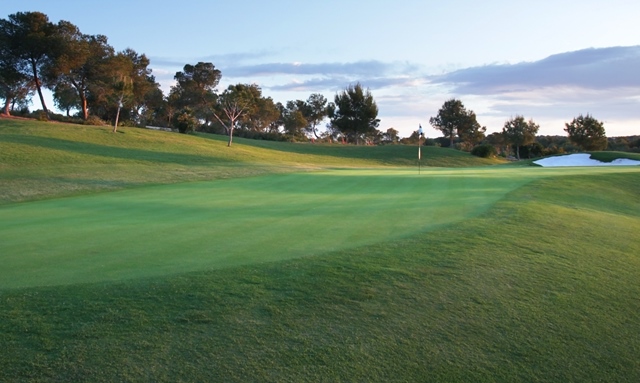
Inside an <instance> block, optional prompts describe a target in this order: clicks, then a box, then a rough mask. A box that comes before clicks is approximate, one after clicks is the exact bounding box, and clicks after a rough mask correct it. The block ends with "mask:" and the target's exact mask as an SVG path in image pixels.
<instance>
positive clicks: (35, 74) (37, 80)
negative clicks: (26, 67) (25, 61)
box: [31, 60, 49, 119]
mask: <svg viewBox="0 0 640 383" xmlns="http://www.w3.org/2000/svg"><path fill="white" fill-rule="evenodd" d="M31 69H32V70H33V80H34V82H35V84H36V89H38V96H40V103H41V104H42V110H44V112H45V114H46V115H47V119H48V118H49V110H48V109H47V105H45V103H44V96H42V84H40V78H38V68H37V67H36V62H35V61H33V60H31Z"/></svg>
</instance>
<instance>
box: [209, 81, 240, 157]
mask: <svg viewBox="0 0 640 383" xmlns="http://www.w3.org/2000/svg"><path fill="white" fill-rule="evenodd" d="M246 89H247V86H246V85H245V84H237V85H229V87H228V88H227V89H226V90H225V91H224V92H222V94H221V95H220V96H219V97H218V98H217V101H218V102H217V104H216V108H215V111H214V116H215V118H216V119H217V120H218V122H220V123H221V124H222V126H224V128H225V129H226V131H227V135H228V136H229V141H228V142H227V146H231V143H232V142H233V131H234V129H236V128H237V126H238V121H239V120H240V118H241V117H242V115H243V114H244V113H245V111H246V110H247V105H248V102H247V98H248V96H247V92H246ZM225 117H226V119H228V121H229V124H228V125H227V124H226V123H225V122H224V119H225Z"/></svg>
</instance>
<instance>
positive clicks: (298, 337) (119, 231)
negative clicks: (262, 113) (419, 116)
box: [0, 120, 640, 382]
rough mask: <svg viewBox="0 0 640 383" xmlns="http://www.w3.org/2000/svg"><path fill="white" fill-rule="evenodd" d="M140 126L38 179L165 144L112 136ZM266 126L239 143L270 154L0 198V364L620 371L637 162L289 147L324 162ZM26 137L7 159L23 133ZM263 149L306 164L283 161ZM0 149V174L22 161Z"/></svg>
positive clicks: (330, 373) (138, 370)
mask: <svg viewBox="0 0 640 383" xmlns="http://www.w3.org/2000/svg"><path fill="white" fill-rule="evenodd" d="M1 121H2V120H0V123H1ZM0 126H1V125H0ZM38 126H40V125H33V126H32V127H30V129H32V128H33V129H35V128H37V127H38ZM43 129H44V131H48V133H47V134H48V135H50V136H51V137H50V138H54V139H61V140H69V141H70V142H71V143H69V146H70V147H71V149H63V148H61V147H60V146H59V142H57V143H56V144H52V146H53V147H54V148H55V149H53V148H52V150H56V151H59V152H60V153H57V152H56V153H55V156H57V157H56V158H63V157H65V156H81V157H82V158H83V159H88V158H90V156H91V151H89V150H87V151H86V152H82V153H80V154H78V152H80V150H79V149H78V148H77V146H76V145H80V146H82V145H84V144H80V143H77V144H76V143H74V142H86V141H88V140H89V139H88V138H80V137H81V136H83V134H81V133H77V134H78V137H76V138H74V137H64V136H65V135H73V134H76V133H74V132H70V131H69V132H66V131H64V132H62V133H60V134H61V136H56V132H55V131H49V129H50V127H49V126H45V127H44V128H43ZM132 130H133V129H132ZM0 131H3V129H0ZM5 133H6V131H5ZM136 133H137V131H136ZM2 134H4V133H0V137H2ZM91 134H92V131H89V132H87V133H84V135H91ZM140 134H141V135H142V136H141V137H140V138H135V139H133V138H131V137H132V136H133V135H134V133H129V130H127V133H125V134H124V135H123V137H124V136H126V137H129V138H131V141H127V142H126V145H125V143H121V144H118V143H112V144H109V145H106V144H104V145H103V144H99V145H98V146H100V147H102V146H105V147H111V146H113V147H114V148H116V149H117V150H121V151H120V152H119V153H120V155H119V156H118V157H113V156H104V155H103V156H97V157H92V158H93V159H92V160H91V161H88V162H87V163H86V164H75V161H70V162H69V163H68V164H64V163H56V166H57V168H58V169H57V170H53V169H56V166H52V167H51V169H52V170H51V173H50V174H47V173H46V172H44V173H42V177H43V182H49V181H48V180H47V176H50V177H58V176H59V174H60V172H62V173H64V172H65V171H66V170H64V169H66V168H68V167H70V166H71V167H72V166H80V167H85V168H84V169H87V171H88V169H93V170H95V171H96V172H97V173H96V174H92V175H91V177H89V179H91V180H95V182H100V180H101V179H102V178H103V177H104V178H105V179H106V178H109V177H111V175H112V173H109V172H106V173H105V175H104V176H103V175H102V174H101V173H99V169H106V168H108V167H110V166H112V165H117V166H119V167H120V169H121V172H123V173H127V174H129V176H130V177H131V179H132V181H135V180H136V178H137V177H136V173H137V172H139V175H140V176H141V177H144V176H143V173H144V172H143V171H141V170H140V169H143V168H144V167H146V166H149V167H151V166H157V167H158V168H159V169H171V168H172V167H173V166H175V164H176V162H167V163H163V164H155V165H154V164H153V161H152V160H149V161H148V162H149V163H148V164H147V163H145V161H147V160H145V159H144V156H145V155H147V154H145V153H147V152H145V151H144V148H146V146H143V147H141V148H138V149H136V150H137V152H135V151H134V152H129V151H128V149H127V150H123V149H122V148H123V147H135V146H136V145H138V144H137V143H136V141H137V140H138V139H140V140H144V139H145V138H144V137H147V136H146V135H147V134H148V133H147V132H145V131H142V133H140ZM15 135H17V136H19V134H18V133H15ZM33 135H34V133H28V134H27V136H33ZM127 135H129V136H127ZM160 136H161V135H158V137H160ZM149 137H151V138H149V139H150V140H151V142H152V143H150V144H149V147H153V145H155V144H153V142H157V141H156V140H160V138H158V137H156V135H155V134H151V135H149ZM167 137H175V139H176V140H182V139H183V137H184V136H179V135H168V136H167ZM112 138H113V137H109V138H104V139H112ZM129 138H128V139H127V140H129ZM185 139H187V141H185V142H186V143H185V144H184V145H185V146H184V147H182V146H181V145H182V144H179V143H174V142H173V141H172V139H169V138H168V139H167V140H168V142H167V143H166V145H167V149H164V150H159V151H160V152H162V153H171V152H176V151H177V152H180V153H182V154H184V155H185V156H181V157H180V158H182V159H183V160H184V159H185V158H190V157H188V156H186V155H188V154H189V153H190V152H189V149H188V147H189V146H190V145H194V146H195V145H196V144H198V143H201V142H202V143H203V148H204V149H202V150H203V151H204V152H205V153H208V154H206V155H204V157H206V158H209V160H208V161H212V162H210V163H211V164H212V165H211V167H218V166H220V167H224V165H223V164H222V162H223V160H221V159H215V160H212V159H210V158H217V157H216V156H217V154H215V152H217V149H215V150H212V151H211V152H208V150H209V149H208V146H207V145H208V144H209V141H213V142H214V143H215V141H216V140H215V139H211V138H201V137H187V138H185ZM13 140H14V141H17V140H18V138H13ZM76 140H77V141H76ZM7 142H8V141H7V140H6V139H3V138H0V143H1V144H2V150H0V153H6V152H7V151H9V152H11V151H14V150H15V149H14V145H17V144H15V143H14V142H13V141H12V143H10V145H8V144H7V145H5V144H6V143H7ZM204 143H207V144H204ZM243 144H244V143H243ZM243 144H239V145H238V148H239V149H238V150H245V149H242V148H243V146H242V145H243ZM258 144H260V145H264V143H258ZM212 145H213V144H212ZM277 145H282V147H281V148H280V149H277V148H275V147H274V148H269V149H268V150H267V149H265V148H260V149H261V150H265V151H266V152H265V153H263V154H261V155H262V156H270V155H273V158H278V160H276V159H269V158H265V159H264V160H263V161H262V162H261V161H260V160H257V159H254V160H252V161H248V162H246V163H242V162H237V161H236V160H232V159H229V161H228V162H229V164H230V166H236V167H237V170H238V173H239V174H240V175H241V176H242V177H241V178H240V179H221V178H223V177H221V176H220V175H219V174H218V173H216V171H215V170H211V172H210V173H207V172H205V173H204V174H205V175H203V176H202V177H203V179H212V180H207V181H205V180H203V179H198V178H197V177H193V178H190V177H185V179H186V180H189V181H197V182H188V183H181V182H180V181H179V179H177V178H173V177H168V179H167V180H166V181H167V183H168V184H167V185H159V184H160V183H162V182H163V180H161V179H159V178H157V177H156V176H155V175H152V176H149V178H148V179H145V180H144V182H139V183H136V182H131V183H130V184H123V185H119V186H118V188H120V189H123V190H119V191H115V192H113V191H107V190H104V188H87V189H82V190H83V191H77V192H73V193H72V192H70V191H68V190H67V191H63V192H62V194H63V195H70V194H71V195H70V196H68V197H65V198H58V196H59V195H60V192H59V191H53V192H52V193H51V194H47V193H44V192H43V194H42V195H41V197H40V198H45V197H46V198H45V199H43V200H37V201H33V200H31V201H27V200H22V202H16V201H15V200H11V201H7V202H5V204H4V206H0V262H1V263H2V265H3V267H2V268H0V284H1V285H2V287H0V302H1V304H0V344H1V345H2V347H3V353H2V356H0V381H7V382H24V381H43V382H44V381H47V382H48V381H92V382H112V381H132V382H133V381H225V382H232V381H238V382H247V381H261V382H264V381H274V382H275V381H285V382H287V381H288V382H299V381H327V382H339V381H345V382H347V381H348V382H351V381H380V382H389V381H398V382H400V381H403V382H404V381H434V382H436V381H438V382H442V381H473V382H476V381H478V382H536V381H545V382H547V381H557V382H585V381H607V382H609V381H611V382H636V381H638V380H640V359H638V358H637V355H638V351H639V350H640V315H639V314H638V313H640V300H639V299H638V297H639V296H640V284H639V283H638V277H639V276H640V240H639V237H638V234H637V233H639V232H640V200H638V195H640V169H638V168H637V167H624V168H617V167H616V168H606V169H605V168H597V169H596V168H593V169H586V168H579V169H570V168H567V169H564V168H563V169H550V168H538V167H514V166H497V167H495V166H494V167H488V168H487V167H484V168H482V167H480V168H478V167H476V168H471V167H466V168H459V169H442V168H431V169H423V172H422V174H420V175H418V174H417V172H416V171H415V170H416V169H410V170H409V169H404V170H403V169H399V168H397V166H399V164H397V163H395V164H394V165H390V166H389V165H387V166H385V164H386V163H385V161H387V163H388V162H389V158H392V155H391V154H385V155H384V156H381V155H378V157H376V156H375V155H373V154H371V155H372V156H373V157H374V159H359V160H358V159H357V155H362V154H357V155H356V154H354V153H357V152H356V151H352V152H349V153H344V154H341V151H340V147H338V148H335V147H329V148H327V149H326V150H328V151H334V150H335V152H334V153H332V154H331V155H328V154H324V155H322V154H318V153H311V154H309V155H310V156H321V157H322V158H323V160H326V161H328V162H331V161H333V162H332V163H331V164H329V165H325V164H323V163H314V161H316V159H314V160H310V159H309V160H306V159H304V158H303V157H305V154H304V153H305V152H304V151H305V150H306V148H308V150H310V151H322V148H318V147H319V146H312V145H300V146H298V145H292V148H291V149H289V150H287V149H286V147H287V145H285V144H277ZM8 147H9V149H8V150H7V148H8ZM27 147H28V148H26V149H24V150H25V154H23V156H25V157H24V161H26V163H27V165H28V162H29V161H28V158H29V156H34V157H36V156H37V154H36V151H35V150H34V148H35V147H39V148H42V146H38V145H35V146H34V145H31V146H30V145H27ZM178 147H182V149H179V150H178ZM246 147H247V148H250V149H251V150H249V149H247V150H249V151H253V150H254V149H256V148H254V147H252V146H251V145H250V143H247V144H246ZM170 148H173V149H170ZM96 149H97V148H96ZM235 149H236V148H234V150H235ZM345 149H346V148H345ZM367 149H375V148H367ZM104 150H105V151H107V152H108V153H112V151H111V149H109V150H107V149H104ZM197 150H198V149H194V153H195V152H197ZM220 150H222V147H221V149H220ZM256 150H257V149H256ZM347 150H351V149H347ZM385 150H386V148H385ZM149 151H151V152H154V150H152V149H149ZM181 151H182V152H181ZM271 151H274V152H273V153H272V152H271ZM296 151H298V152H300V153H296ZM125 153H128V154H125ZM223 153H224V155H231V154H230V153H231V152H230V151H227V152H223ZM275 153H280V154H275ZM286 153H293V154H291V155H292V156H293V155H295V156H300V158H302V159H297V160H295V161H293V160H292V158H293V157H289V154H286ZM361 153H364V151H363V152H361ZM370 153H374V154H375V152H374V151H372V152H370ZM0 155H3V154H0ZM163 155H164V154H163ZM43 156H49V158H52V156H54V155H53V154H51V153H49V154H43ZM55 156H54V157H55ZM127 156H129V157H127ZM198 156H200V155H198ZM221 156H222V154H221ZM105 157H106V158H105ZM124 157H126V158H124ZM434 157H435V155H434ZM3 158H6V156H5V157H3ZM263 158H264V157H263ZM296 158H298V157H296ZM396 158H398V160H397V161H400V158H401V157H396ZM447 158H449V157H448V154H446V155H445V154H443V157H442V161H443V162H444V161H447ZM282 159H285V160H286V161H291V162H290V163H291V164H294V163H295V164H298V165H290V167H291V168H295V170H305V171H306V170H309V169H315V170H316V171H314V172H299V171H298V172H295V173H291V172H288V173H283V171H286V170H288V168H289V166H285V167H284V168H285V169H284V170H282V169H281V168H280V166H281V165H282V162H277V161H282ZM3 161H4V160H3ZM12 161H14V162H13V163H14V164H15V163H16V161H18V162H19V161H21V160H19V159H16V158H14V159H13V160H12ZM34 161H36V159H35V158H34ZM92 161H93V162H92ZM99 161H115V162H116V163H115V164H113V163H109V164H104V165H105V166H106V167H105V168H101V167H100V166H101V164H98V163H97V162H99ZM176 161H177V160H176ZM181 161H182V160H181ZM185 161H186V160H185ZM215 161H221V162H219V163H218V165H213V163H214V162H215ZM341 161H342V162H341ZM354 161H363V162H361V163H360V165H353V163H354ZM7 163H9V165H7ZM185 163H186V164H188V167H190V166H192V165H191V164H190V163H189V162H188V161H187V162H185ZM256 164H261V165H262V166H263V168H262V169H263V171H262V173H260V172H258V173H257V174H256V173H251V172H249V171H248V170H244V168H245V167H253V166H255V165H256ZM300 164H302V165H300ZM470 165H471V164H468V166H470ZM3 166H4V168H2V169H0V174H3V175H4V177H6V178H5V179H10V177H8V176H6V174H8V173H7V172H11V171H15V172H16V173H17V172H18V167H21V166H22V165H11V162H4V165H3ZM139 166H141V167H139ZM347 167H350V169H342V170H336V169H331V168H347ZM33 168H34V169H35V168H36V167H35V166H34V167H33ZM203 168H206V166H203ZM27 170H28V172H35V170H33V169H27ZM158 173H159V172H158ZM30 174H33V173H30ZM254 174H255V176H254ZM231 176H232V174H230V175H229V176H228V177H227V178H229V177H231ZM72 181H73V182H76V181H77V179H76V178H74V179H73V180H72ZM14 187H15V188H17V189H19V187H18V186H16V184H13V186H12V187H11V188H10V189H11V190H13V193H14V194H16V195H17V194H19V192H18V191H16V190H17V189H13V188H14ZM96 190H97V191H100V190H102V191H101V192H99V193H95V191H96ZM89 192H91V193H89ZM78 193H80V195H78ZM399 197H400V198H399ZM30 198H31V197H30ZM255 220H257V221H258V223H254V222H255ZM149 225H150V226H151V227H152V228H153V230H150V229H149ZM163 225H164V226H165V231H164V232H162V231H160V232H158V231H159V230H161V228H162V226H163ZM149 236H151V237H149ZM181 239H182V240H183V241H182V242H181V241H180V240H181ZM136 246H138V247H137V248H135V247H136ZM224 246H227V247H226V248H225V250H224V251H217V250H218V249H219V248H224ZM132 247H134V248H135V250H133V251H132V250H129V251H128V250H127V249H131V248H132ZM212 247H213V249H211V248H212ZM236 247H239V248H240V249H239V250H238V251H237V252H236V253H234V251H235V250H234V249H235V248H236ZM7 249H9V250H10V251H7ZM118 249H120V250H118ZM92 250H93V251H96V252H97V253H96V254H93V253H91V252H90V251H92ZM154 254H159V255H161V259H158V257H157V256H154ZM224 254H231V255H233V256H230V257H228V258H225V257H224ZM87 255H88V256H87ZM220 255H223V256H222V257H220ZM94 257H99V258H100V259H103V260H105V259H108V260H110V264H109V267H110V268H111V271H110V272H107V273H105V272H104V271H103V270H101V268H100V263H98V262H95V260H96V258H94ZM234 257H237V258H238V259H239V260H238V261H237V262H236V261H233V260H232V258H234ZM172 261H173V262H172ZM21 262H22V263H21ZM189 270H192V271H189Z"/></svg>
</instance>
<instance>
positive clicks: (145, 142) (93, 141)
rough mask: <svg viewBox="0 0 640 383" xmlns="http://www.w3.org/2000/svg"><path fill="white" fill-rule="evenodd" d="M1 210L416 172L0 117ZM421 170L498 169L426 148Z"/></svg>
mask: <svg viewBox="0 0 640 383" xmlns="http://www.w3.org/2000/svg"><path fill="white" fill-rule="evenodd" d="M0 148H1V150H0V205H1V204H6V203H12V202H19V201H28V200H34V199H41V198H49V197H51V196H65V195H77V194H82V193H87V192H95V191H100V190H107V191H108V190H117V189H123V188H131V187H139V186H142V185H149V184H167V183H180V182H186V181H200V180H211V179H223V178H238V177H247V176H254V175H259V174H272V173H287V172H293V171H296V172H299V171H307V170H315V169H326V168H345V167H348V168H353V167H394V166H395V167H397V166H403V167H404V166H417V150H416V148H415V147H411V146H404V145H392V146H385V147H372V146H359V147H356V146H349V145H337V144H336V145H312V144H291V143H279V142H268V141H256V140H246V139H241V138H238V139H235V140H234V146H233V148H231V149H230V148H227V147H226V137H224V136H216V135H205V134H199V135H183V134H178V133H168V132H161V131H153V130H146V129H138V128H123V129H121V130H119V133H111V130H110V128H109V127H96V126H83V125H70V124H58V123H43V122H37V121H24V120H11V119H2V118H0ZM423 158H424V160H423V161H422V165H423V166H440V167H464V166H481V165H488V164H494V163H499V160H487V159H481V158H478V157H473V156H471V155H469V154H467V153H462V152H459V151H456V150H448V149H442V148H425V149H424V157H423Z"/></svg>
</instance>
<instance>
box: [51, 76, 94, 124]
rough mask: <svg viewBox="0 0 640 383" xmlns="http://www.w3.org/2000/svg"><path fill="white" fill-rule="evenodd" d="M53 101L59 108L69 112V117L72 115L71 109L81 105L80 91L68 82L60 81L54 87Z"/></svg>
mask: <svg viewBox="0 0 640 383" xmlns="http://www.w3.org/2000/svg"><path fill="white" fill-rule="evenodd" d="M53 102H54V104H55V105H56V107H57V108H58V109H60V110H64V111H66V112H67V117H70V112H71V109H74V108H78V107H79V106H80V98H79V97H78V92H77V91H76V89H74V88H73V87H71V86H69V84H67V83H66V82H60V83H58V85H56V87H55V88H54V89H53ZM85 120H86V118H85Z"/></svg>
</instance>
